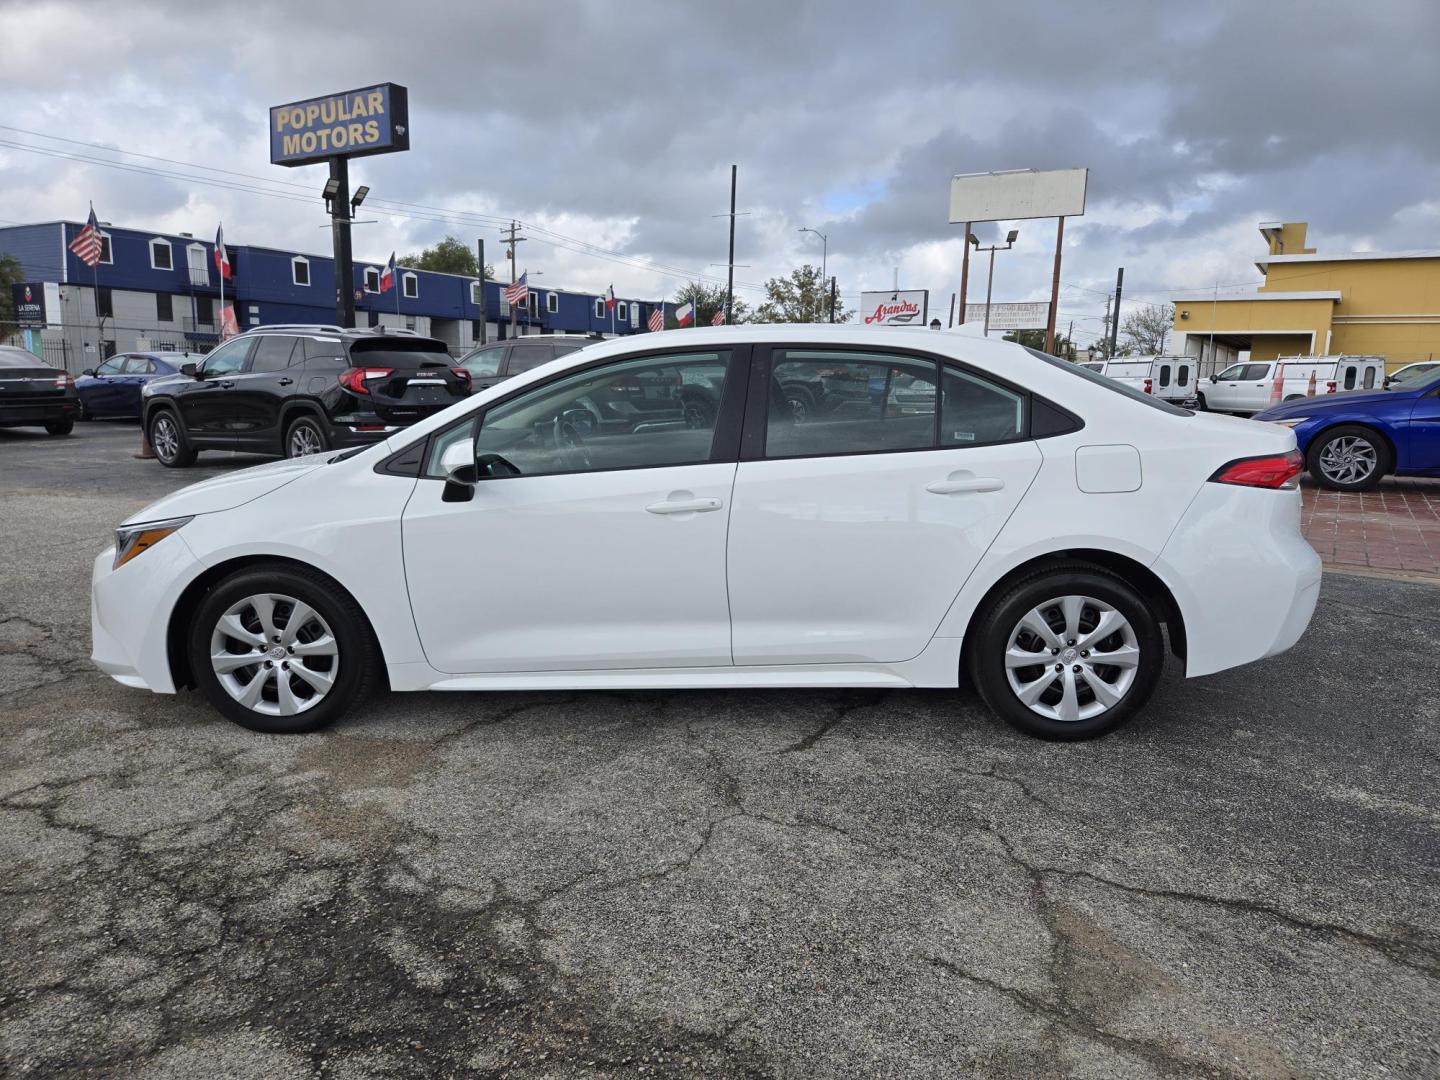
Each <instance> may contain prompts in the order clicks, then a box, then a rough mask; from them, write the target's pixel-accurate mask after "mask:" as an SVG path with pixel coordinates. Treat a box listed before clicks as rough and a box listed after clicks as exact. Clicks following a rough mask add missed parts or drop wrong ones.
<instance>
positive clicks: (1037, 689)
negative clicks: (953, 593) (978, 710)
mask: <svg viewBox="0 0 1440 1080" xmlns="http://www.w3.org/2000/svg"><path fill="white" fill-rule="evenodd" d="M977 615H978V621H977V623H976V627H975V633H974V634H973V636H972V638H971V642H970V649H969V657H968V659H969V665H970V675H971V678H972V679H973V681H974V683H975V686H976V688H977V689H978V690H979V691H980V696H981V697H982V698H984V700H985V703H986V704H987V705H989V706H990V708H992V709H994V710H995V712H997V713H998V714H999V715H1000V716H1001V718H1002V719H1004V720H1005V721H1006V722H1007V723H1009V724H1011V725H1012V726H1014V727H1016V728H1019V729H1020V730H1021V731H1025V732H1028V733H1029V734H1031V735H1038V736H1039V737H1040V738H1043V739H1089V738H1094V737H1095V736H1097V735H1103V734H1105V733H1106V732H1107V731H1111V730H1113V729H1114V728H1115V727H1117V726H1119V725H1120V724H1122V723H1124V722H1125V721H1126V720H1128V719H1129V718H1130V717H1131V716H1133V715H1134V714H1135V713H1136V712H1138V711H1139V710H1140V709H1141V708H1142V707H1143V706H1144V704H1145V702H1146V701H1147V700H1149V698H1150V695H1151V694H1152V693H1154V691H1155V687H1156V685H1157V683H1158V682H1159V679H1160V673H1161V670H1162V669H1163V668H1164V665H1165V656H1164V637H1163V635H1162V633H1161V631H1160V620H1159V619H1158V618H1157V617H1156V615H1155V612H1154V611H1152V610H1151V608H1150V605H1149V604H1148V603H1147V602H1146V601H1145V599H1144V598H1143V597H1142V596H1140V594H1139V593H1137V592H1136V591H1135V590H1134V589H1132V588H1131V587H1130V586H1129V585H1128V584H1126V583H1125V581H1124V580H1123V579H1121V578H1120V577H1117V576H1116V575H1114V574H1111V573H1110V572H1108V571H1106V570H1102V569H1100V568H1099V567H1094V566H1089V565H1086V564H1076V565H1070V566H1060V567H1056V568H1054V569H1051V570H1043V571H1040V572H1038V573H1036V574H1035V575H1034V576H1032V577H1028V578H1025V579H1023V580H1022V581H1019V582H1017V583H1016V584H1015V585H1014V586H1013V587H1011V588H1009V589H1007V590H1006V591H1005V592H1004V593H1003V594H1001V595H999V596H996V597H994V598H993V599H991V600H990V601H989V602H987V603H986V604H985V605H984V607H983V608H982V610H981V611H980V612H978V613H977Z"/></svg>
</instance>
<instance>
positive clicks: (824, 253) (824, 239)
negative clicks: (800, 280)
mask: <svg viewBox="0 0 1440 1080" xmlns="http://www.w3.org/2000/svg"><path fill="white" fill-rule="evenodd" d="M799 231H800V232H808V233H814V234H815V235H816V236H818V237H819V238H820V282H821V284H822V285H823V284H824V283H825V282H826V281H828V280H830V275H829V273H828V270H829V256H830V238H829V237H828V236H826V235H825V234H824V233H822V232H821V231H820V230H819V229H811V228H806V227H802V228H801V229H800V230H799ZM832 321H833V320H832Z"/></svg>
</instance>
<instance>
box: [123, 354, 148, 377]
mask: <svg viewBox="0 0 1440 1080" xmlns="http://www.w3.org/2000/svg"><path fill="white" fill-rule="evenodd" d="M149 371H150V361H149V360H148V359H147V358H146V357H143V356H127V357H126V358H125V366H124V367H123V368H122V369H121V374H123V375H146V374H148V373H149Z"/></svg>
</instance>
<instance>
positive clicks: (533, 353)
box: [460, 334, 604, 393]
mask: <svg viewBox="0 0 1440 1080" xmlns="http://www.w3.org/2000/svg"><path fill="white" fill-rule="evenodd" d="M603 340H604V338H601V337H580V336H575V335H566V334H536V335H533V336H529V337H518V338H511V339H509V340H508V341H492V342H490V343H489V344H488V345H481V346H479V347H478V348H475V349H471V350H470V351H469V352H468V353H466V354H465V355H464V356H462V357H461V358H460V366H461V367H463V368H464V369H465V370H466V371H468V372H470V390H471V393H479V392H480V391H481V390H488V389H490V387H492V386H494V385H495V384H496V383H498V382H504V381H505V380H506V379H508V378H510V377H512V376H514V375H519V374H521V373H523V372H526V371H529V370H530V369H531V368H537V367H539V366H540V365H541V364H548V363H549V362H550V361H551V360H554V359H555V358H556V357H557V356H568V355H570V353H572V352H575V351H576V350H577V349H583V348H584V347H585V346H586V345H590V344H593V343H594V342H596V341H603Z"/></svg>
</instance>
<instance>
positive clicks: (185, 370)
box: [180, 364, 200, 379]
mask: <svg viewBox="0 0 1440 1080" xmlns="http://www.w3.org/2000/svg"><path fill="white" fill-rule="evenodd" d="M180 374H181V375H188V376H190V378H192V379H198V378H199V377H200V375H199V373H198V372H197V371H196V370H195V365H194V364H181V365H180Z"/></svg>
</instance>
